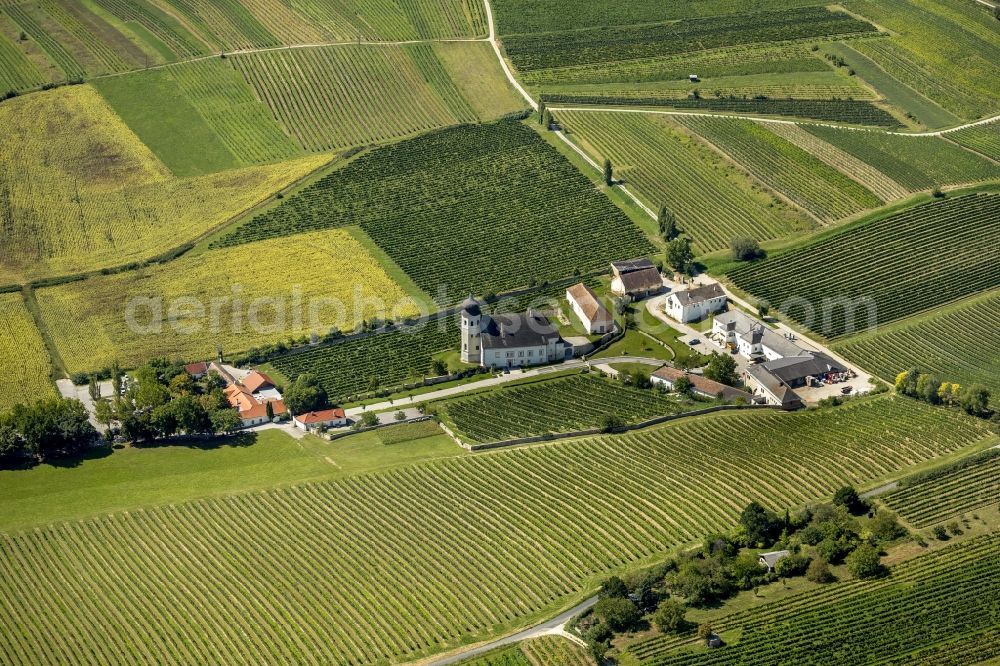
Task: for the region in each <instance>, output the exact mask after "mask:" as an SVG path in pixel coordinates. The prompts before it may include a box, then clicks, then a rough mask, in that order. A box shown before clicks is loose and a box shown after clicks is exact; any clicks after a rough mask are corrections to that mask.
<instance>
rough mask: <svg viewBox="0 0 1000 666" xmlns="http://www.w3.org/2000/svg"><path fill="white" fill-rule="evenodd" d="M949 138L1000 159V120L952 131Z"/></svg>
mask: <svg viewBox="0 0 1000 666" xmlns="http://www.w3.org/2000/svg"><path fill="white" fill-rule="evenodd" d="M948 138H949V139H950V140H951V141H954V142H956V143H959V144H961V145H963V146H965V147H966V148H971V149H972V150H975V151H976V152H978V153H980V154H982V155H986V156H987V157H990V158H992V159H994V160H997V161H1000V122H995V123H990V124H989V125H979V126H978V127H970V128H968V129H964V130H960V131H958V132H950V133H949V134H948Z"/></svg>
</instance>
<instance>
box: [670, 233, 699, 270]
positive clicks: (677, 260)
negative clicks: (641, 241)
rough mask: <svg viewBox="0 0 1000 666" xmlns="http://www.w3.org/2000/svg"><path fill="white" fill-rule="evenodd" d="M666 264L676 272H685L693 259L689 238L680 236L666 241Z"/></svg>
mask: <svg viewBox="0 0 1000 666" xmlns="http://www.w3.org/2000/svg"><path fill="white" fill-rule="evenodd" d="M666 260H667V265H668V266H670V267H671V268H672V269H674V270H675V271H676V272H678V273H687V272H688V271H689V270H690V268H691V264H692V262H693V261H694V250H692V249H691V239H689V238H687V237H686V236H680V237H678V238H675V239H674V240H672V241H670V242H669V243H667V253H666Z"/></svg>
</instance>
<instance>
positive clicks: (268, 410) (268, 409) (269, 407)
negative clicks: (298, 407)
mask: <svg viewBox="0 0 1000 666" xmlns="http://www.w3.org/2000/svg"><path fill="white" fill-rule="evenodd" d="M264 413H265V414H266V415H267V420H268V421H273V420H274V404H273V403H272V402H271V401H270V400H268V401H267V402H266V403H265V404H264Z"/></svg>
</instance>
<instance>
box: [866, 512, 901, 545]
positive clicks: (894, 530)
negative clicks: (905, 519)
mask: <svg viewBox="0 0 1000 666" xmlns="http://www.w3.org/2000/svg"><path fill="white" fill-rule="evenodd" d="M868 529H870V530H871V531H872V536H874V537H875V538H876V539H878V540H879V541H886V542H887V541H895V540H896V539H899V538H900V537H904V536H906V534H907V531H906V528H905V527H903V526H902V525H900V524H899V521H897V520H896V514H894V513H893V512H892V511H889V510H887V509H879V510H878V512H876V513H875V517H874V518H872V519H871V522H869V523H868Z"/></svg>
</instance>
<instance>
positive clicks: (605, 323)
mask: <svg viewBox="0 0 1000 666" xmlns="http://www.w3.org/2000/svg"><path fill="white" fill-rule="evenodd" d="M566 300H567V301H569V305H570V307H571V308H572V309H573V312H574V313H576V316H577V317H579V318H580V321H581V322H583V325H584V327H585V328H586V329H587V332H588V333H590V334H592V335H594V334H598V335H603V334H604V333H607V332H609V331H610V330H611V329H612V328H614V324H615V320H614V318H612V316H611V313H610V312H609V311H608V309H607V308H606V307H604V304H603V303H601V300H600V299H599V298H598V297H597V294H595V293H594V291H593V290H592V289H591V288H590V287H588V286H587V285H585V284H583V283H582V282H580V283H579V284H574V285H573V286H572V287H570V288H569V289H567V290H566Z"/></svg>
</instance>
